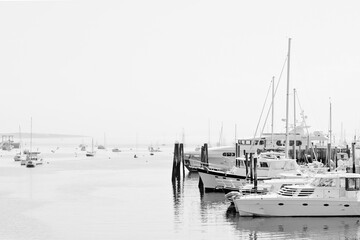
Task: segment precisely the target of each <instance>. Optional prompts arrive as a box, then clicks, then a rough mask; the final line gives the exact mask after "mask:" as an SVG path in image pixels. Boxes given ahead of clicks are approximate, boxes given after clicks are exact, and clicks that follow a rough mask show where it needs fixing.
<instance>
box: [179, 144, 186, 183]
mask: <svg viewBox="0 0 360 240" xmlns="http://www.w3.org/2000/svg"><path fill="white" fill-rule="evenodd" d="M180 161H181V163H182V172H183V178H185V156H184V144H183V143H180ZM179 165H180V164H179Z"/></svg>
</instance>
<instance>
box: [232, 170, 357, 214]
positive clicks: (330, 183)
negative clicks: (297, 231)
mask: <svg viewBox="0 0 360 240" xmlns="http://www.w3.org/2000/svg"><path fill="white" fill-rule="evenodd" d="M234 204H235V206H236V208H237V210H238V212H239V214H240V216H277V217H297V216H303V217H320V216H332V217H338V216H360V174H358V173H346V172H331V173H327V174H318V175H316V176H315V177H314V179H313V181H312V182H311V183H310V184H303V185H289V186H285V187H283V188H281V189H280V190H279V191H278V192H277V193H272V194H266V195H247V196H242V197H240V198H237V199H235V200H234Z"/></svg>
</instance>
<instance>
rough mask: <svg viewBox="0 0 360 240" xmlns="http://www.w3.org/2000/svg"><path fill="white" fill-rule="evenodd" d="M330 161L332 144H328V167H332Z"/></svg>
mask: <svg viewBox="0 0 360 240" xmlns="http://www.w3.org/2000/svg"><path fill="white" fill-rule="evenodd" d="M330 160H331V143H328V144H327V151H326V166H327V167H330Z"/></svg>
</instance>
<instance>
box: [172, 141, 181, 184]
mask: <svg viewBox="0 0 360 240" xmlns="http://www.w3.org/2000/svg"><path fill="white" fill-rule="evenodd" d="M178 158H179V143H175V145H174V158H173V168H172V174H171V180H172V181H174V180H175V179H176V178H177V177H178V174H179V173H178V172H177V169H178V167H177V165H178Z"/></svg>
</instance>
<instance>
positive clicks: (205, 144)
mask: <svg viewBox="0 0 360 240" xmlns="http://www.w3.org/2000/svg"><path fill="white" fill-rule="evenodd" d="M204 154H205V159H204V160H205V162H206V166H208V167H209V151H208V144H207V143H204Z"/></svg>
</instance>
